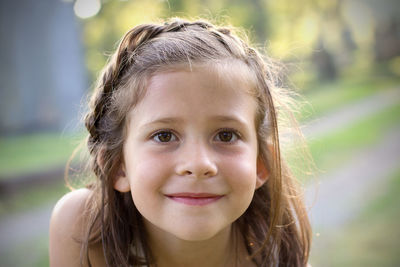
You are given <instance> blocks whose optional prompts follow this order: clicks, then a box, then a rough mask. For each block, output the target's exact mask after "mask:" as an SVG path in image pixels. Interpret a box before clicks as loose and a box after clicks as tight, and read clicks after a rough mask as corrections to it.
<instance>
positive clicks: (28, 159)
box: [0, 133, 83, 178]
mask: <svg viewBox="0 0 400 267" xmlns="http://www.w3.org/2000/svg"><path fill="white" fill-rule="evenodd" d="M82 139H83V137H82V134H80V135H61V134H56V133H46V134H34V135H26V136H16V137H2V138H0V178H4V177H8V176H14V175H19V174H26V173H29V172H36V171H40V170H43V169H48V168H51V167H54V166H64V165H65V163H66V162H67V160H68V158H69V157H70V155H71V153H72V151H73V150H74V148H75V147H77V145H78V144H79V141H80V140H82Z"/></svg>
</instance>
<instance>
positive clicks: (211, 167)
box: [114, 67, 265, 241]
mask: <svg viewBox="0 0 400 267" xmlns="http://www.w3.org/2000/svg"><path fill="white" fill-rule="evenodd" d="M245 76H246V75H245V74H244V73H232V69H230V72H228V71H227V70H223V69H222V68H221V69H219V68H218V69H217V68H216V67H213V68H205V67H202V68H195V69H194V70H193V71H189V70H184V69H183V70H179V71H173V72H163V73H159V74H156V75H155V76H153V77H152V78H151V79H150V81H149V84H148V88H147V92H146V95H145V96H144V98H143V99H142V100H141V101H140V103H139V104H138V105H137V106H136V107H135V108H134V109H133V110H132V111H131V113H130V114H129V116H128V118H129V120H128V135H127V139H126V142H125V145H124V150H123V153H124V165H123V168H124V173H125V174H124V175H123V176H120V177H118V178H117V180H116V183H115V186H114V187H115V189H117V190H119V191H122V192H127V191H129V190H130V191H131V194H132V198H133V201H134V204H135V206H136V207H137V209H138V210H139V212H140V213H141V214H142V216H143V217H144V219H145V220H144V221H145V225H146V227H147V230H148V231H149V232H150V234H151V233H155V232H157V233H163V234H166V235H168V236H171V235H172V236H174V237H177V238H179V239H182V240H190V241H200V240H207V239H210V238H212V237H214V236H216V235H217V234H218V233H222V232H223V231H224V230H225V231H226V230H229V229H230V226H231V224H232V222H234V221H235V220H236V219H238V217H239V216H241V215H242V214H243V213H244V211H245V210H246V209H247V207H248V206H249V204H250V202H251V200H252V197H253V194H254V191H255V189H256V188H257V187H258V186H261V184H262V183H263V182H264V181H265V175H260V173H265V170H264V169H263V167H261V165H260V164H261V163H260V162H258V160H257V135H256V128H255V114H256V102H255V99H254V97H252V96H250V95H249V93H247V92H248V91H249V86H250V84H251V82H250V81H249V79H244V77H245ZM258 174H259V175H258ZM227 232H228V231H227Z"/></svg>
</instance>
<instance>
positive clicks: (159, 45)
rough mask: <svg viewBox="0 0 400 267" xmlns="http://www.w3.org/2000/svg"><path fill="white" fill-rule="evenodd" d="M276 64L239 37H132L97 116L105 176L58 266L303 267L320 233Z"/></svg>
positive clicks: (191, 30) (113, 63)
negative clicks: (287, 132) (291, 141)
mask: <svg viewBox="0 0 400 267" xmlns="http://www.w3.org/2000/svg"><path fill="white" fill-rule="evenodd" d="M279 90H282V89H281V88H278V87H277V86H275V78H274V74H273V73H272V71H271V67H270V65H269V64H268V63H267V61H265V60H264V59H263V58H262V57H261V55H260V54H259V53H258V52H257V51H256V50H254V49H253V48H251V47H250V46H248V44H246V43H245V42H244V41H243V40H242V39H240V38H238V37H237V36H236V35H235V34H234V32H233V30H232V29H228V28H217V27H216V26H213V25H212V24H210V23H208V22H203V21H195V22H189V21H184V20H179V19H174V20H172V21H170V22H169V23H165V24H163V25H156V24H145V25H139V26H137V27H135V28H133V29H132V30H130V31H129V32H128V33H127V34H126V35H125V36H124V37H123V39H122V41H121V43H120V45H119V47H118V50H117V51H116V53H115V54H114V55H113V56H112V58H111V60H110V61H109V63H108V64H107V66H106V67H105V69H104V71H103V73H102V75H101V78H100V79H99V83H98V86H97V87H96V89H95V91H94V93H93V96H92V101H91V103H90V110H89V112H88V114H87V116H86V120H85V123H86V128H87V129H88V131H89V137H88V148H89V152H90V155H91V158H92V162H91V163H92V164H91V167H92V170H93V172H94V174H95V175H96V177H97V179H96V181H95V182H93V183H92V184H90V185H88V186H87V188H84V189H78V190H75V191H72V192H70V193H68V194H67V195H65V196H64V197H63V198H62V199H61V200H60V201H59V202H58V203H57V205H56V207H55V208H54V211H53V215H52V218H51V225H50V265H51V266H157V267H164V266H174V267H177V266H193V267H195V266H209V267H212V266H305V265H306V264H307V260H308V255H309V249H310V234H311V231H310V226H309V222H308V218H307V214H306V211H305V208H304V205H303V202H302V199H301V198H300V195H298V193H296V192H299V190H297V189H296V184H295V182H294V178H293V177H291V175H290V174H289V173H290V172H289V170H288V169H287V168H286V167H285V165H284V163H283V161H282V158H281V155H280V146H279V137H278V121H277V102H279V101H283V99H277V97H275V96H277V95H281V94H280V93H279Z"/></svg>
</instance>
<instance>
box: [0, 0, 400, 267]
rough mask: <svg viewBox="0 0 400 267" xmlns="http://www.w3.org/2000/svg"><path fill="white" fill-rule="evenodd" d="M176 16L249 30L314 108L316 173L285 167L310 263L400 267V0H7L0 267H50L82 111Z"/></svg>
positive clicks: (310, 123)
mask: <svg viewBox="0 0 400 267" xmlns="http://www.w3.org/2000/svg"><path fill="white" fill-rule="evenodd" d="M171 16H183V17H191V18H197V17H202V18H206V19H209V20H212V21H214V22H218V23H224V24H225V23H228V24H231V25H234V26H237V27H242V28H244V29H245V30H246V32H247V33H248V34H249V36H250V40H251V41H252V42H253V44H255V45H256V46H257V47H265V48H266V51H267V53H268V54H269V55H270V56H271V57H273V58H276V59H278V60H280V61H281V62H283V63H285V65H286V74H287V78H286V80H285V81H286V82H287V84H288V86H289V87H291V88H293V89H294V90H296V91H297V92H298V93H300V94H301V95H302V96H303V97H302V98H301V100H302V101H303V102H304V100H305V101H307V103H308V104H304V105H302V106H301V108H300V110H299V112H298V114H297V116H298V120H299V122H300V125H302V128H303V130H304V134H305V137H306V139H307V142H308V145H309V149H310V152H311V154H312V157H313V158H314V162H315V166H316V170H315V172H314V173H313V174H312V175H310V174H308V173H307V172H305V171H304V170H305V169H306V168H305V166H304V164H306V165H308V164H307V162H305V161H302V160H294V159H291V156H290V155H291V153H290V151H292V150H291V149H288V150H287V151H286V154H287V156H288V158H289V161H290V162H291V164H292V165H293V168H294V171H295V173H297V174H298V176H299V179H300V181H301V183H302V184H303V185H304V186H305V188H306V194H305V198H306V201H307V205H308V207H309V214H310V218H311V221H312V225H313V248H312V254H311V258H310V263H311V264H312V265H313V266H400V254H399V253H398V248H399V247H400V241H399V240H400V239H399V237H400V229H399V227H398V220H399V219H400V209H399V208H398V206H399V204H400V164H399V163H400V146H399V145H400V138H399V137H400V116H399V115H400V97H399V96H400V5H399V3H398V1H397V0H298V1H290V0H280V1H272V0H247V1H246V0H231V1H228V0H193V1H184V0H153V1H148V0H125V1H122V0H63V1H61V0H42V1H31V0H19V1H12V0H1V1H0V40H1V43H0V259H1V260H0V266H47V265H48V252H47V250H48V225H49V218H50V214H51V209H52V207H53V206H54V204H55V202H56V201H57V199H59V198H60V197H61V196H62V195H63V194H64V193H65V192H67V191H68V189H67V188H66V186H65V182H64V168H65V165H66V162H67V160H68V158H69V157H70V156H71V153H72V151H73V150H74V148H76V147H77V146H78V144H79V143H80V142H81V141H82V139H83V138H84V136H85V132H84V130H83V126H82V123H81V122H80V121H81V119H80V118H81V116H82V114H83V113H84V111H85V107H84V106H83V105H82V104H83V103H85V101H86V97H87V94H88V93H89V92H90V90H91V89H92V88H93V82H94V80H95V78H96V76H97V75H98V73H99V71H100V70H101V68H102V67H103V66H104V64H105V62H106V60H107V57H108V55H109V54H110V53H112V51H114V49H115V48H116V44H117V42H118V41H119V39H120V38H121V37H122V35H123V34H124V33H125V32H126V31H127V30H129V29H130V28H131V27H133V26H135V25H137V24H139V23H143V22H151V21H162V20H163V19H165V18H168V17H171ZM21 255H23V256H22V257H21Z"/></svg>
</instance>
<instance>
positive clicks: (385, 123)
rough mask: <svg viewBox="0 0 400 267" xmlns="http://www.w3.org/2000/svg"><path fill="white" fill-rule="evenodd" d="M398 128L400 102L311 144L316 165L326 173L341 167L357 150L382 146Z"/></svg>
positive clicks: (399, 123)
mask: <svg viewBox="0 0 400 267" xmlns="http://www.w3.org/2000/svg"><path fill="white" fill-rule="evenodd" d="M396 125H400V99H399V104H396V105H394V106H392V107H389V108H386V109H385V110H383V111H381V112H378V113H376V114H373V115H371V116H369V117H367V118H365V119H362V120H360V121H357V122H356V123H354V124H353V125H351V126H350V127H348V128H345V129H339V130H338V131H336V132H332V133H329V134H326V135H325V136H323V137H322V138H319V139H316V140H313V141H311V142H310V143H309V147H310V151H311V154H312V156H313V159H314V161H315V164H316V166H317V167H318V168H319V169H321V170H322V171H327V170H330V169H332V168H333V167H337V166H339V165H341V164H342V163H344V162H346V161H347V160H348V159H349V158H351V157H352V156H353V155H354V152H356V151H357V150H359V149H361V148H363V147H368V146H371V145H373V144H376V143H378V142H379V141H380V140H381V139H382V138H383V137H384V135H385V133H387V131H389V130H390V129H391V128H393V127H395V126H396Z"/></svg>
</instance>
